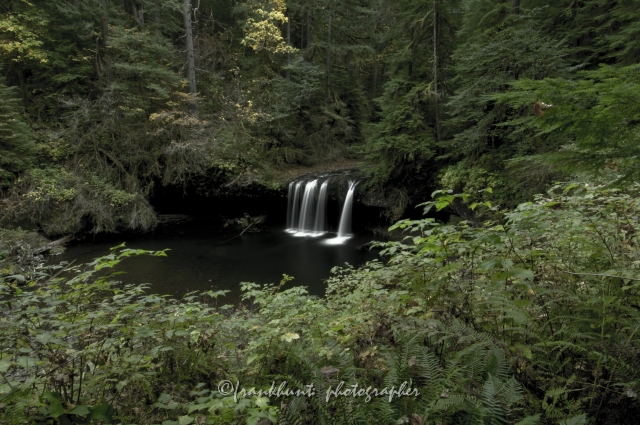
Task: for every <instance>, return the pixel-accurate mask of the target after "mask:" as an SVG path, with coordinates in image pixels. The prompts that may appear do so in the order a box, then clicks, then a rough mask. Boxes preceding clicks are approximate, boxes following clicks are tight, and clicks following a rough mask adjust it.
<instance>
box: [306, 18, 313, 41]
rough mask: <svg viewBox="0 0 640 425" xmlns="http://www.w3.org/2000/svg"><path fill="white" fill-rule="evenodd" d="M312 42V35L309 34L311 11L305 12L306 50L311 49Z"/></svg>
mask: <svg viewBox="0 0 640 425" xmlns="http://www.w3.org/2000/svg"><path fill="white" fill-rule="evenodd" d="M312 41H313V34H312V32H311V11H308V12H307V49H310V48H311V42H312Z"/></svg>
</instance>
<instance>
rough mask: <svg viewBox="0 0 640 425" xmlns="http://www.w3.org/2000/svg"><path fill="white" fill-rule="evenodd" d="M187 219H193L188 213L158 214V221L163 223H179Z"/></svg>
mask: <svg viewBox="0 0 640 425" xmlns="http://www.w3.org/2000/svg"><path fill="white" fill-rule="evenodd" d="M186 220H191V217H190V216H188V215H186V214H158V222H160V223H162V224H165V223H178V222H181V221H186Z"/></svg>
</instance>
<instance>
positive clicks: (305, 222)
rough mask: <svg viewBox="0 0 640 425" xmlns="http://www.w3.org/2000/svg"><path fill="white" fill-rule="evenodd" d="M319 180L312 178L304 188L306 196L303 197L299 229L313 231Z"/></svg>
mask: <svg viewBox="0 0 640 425" xmlns="http://www.w3.org/2000/svg"><path fill="white" fill-rule="evenodd" d="M317 184H318V180H311V181H310V182H308V183H307V184H306V186H305V188H304V196H303V197H302V205H301V206H300V224H299V225H298V229H299V230H301V231H302V232H305V231H313V226H312V223H313V221H314V215H315V208H314V207H315V206H316V203H315V197H316V186H317Z"/></svg>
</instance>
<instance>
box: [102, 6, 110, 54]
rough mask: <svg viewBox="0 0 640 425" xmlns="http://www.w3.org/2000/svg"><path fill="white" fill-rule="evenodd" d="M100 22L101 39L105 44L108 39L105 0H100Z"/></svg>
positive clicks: (107, 18)
mask: <svg viewBox="0 0 640 425" xmlns="http://www.w3.org/2000/svg"><path fill="white" fill-rule="evenodd" d="M100 23H101V24H102V41H103V43H104V44H105V45H106V44H107V42H108V41H109V14H108V13H107V2H106V0H100Z"/></svg>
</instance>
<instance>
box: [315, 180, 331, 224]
mask: <svg viewBox="0 0 640 425" xmlns="http://www.w3.org/2000/svg"><path fill="white" fill-rule="evenodd" d="M327 187H329V180H325V181H324V183H322V185H321V186H320V193H319V194H318V205H317V207H316V223H315V226H313V230H314V231H315V232H316V233H323V232H324V231H325V230H326V225H327V219H326V214H327Z"/></svg>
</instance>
